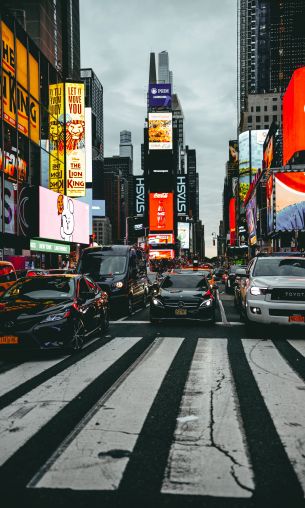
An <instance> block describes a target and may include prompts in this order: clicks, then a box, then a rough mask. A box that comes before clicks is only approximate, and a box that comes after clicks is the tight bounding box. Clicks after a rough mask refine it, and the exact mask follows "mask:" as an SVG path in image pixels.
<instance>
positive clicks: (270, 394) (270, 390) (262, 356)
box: [243, 339, 305, 492]
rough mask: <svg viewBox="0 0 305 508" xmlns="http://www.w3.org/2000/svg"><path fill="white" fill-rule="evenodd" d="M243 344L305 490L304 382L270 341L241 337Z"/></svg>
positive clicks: (276, 426)
mask: <svg viewBox="0 0 305 508" xmlns="http://www.w3.org/2000/svg"><path fill="white" fill-rule="evenodd" d="M243 346H244V350H245V353H246V355H247V359H248V362H249V365H250V367H251V369H252V372H253V374H254V377H255V379H256V382H257V384H258V387H259V389H260V391H261V394H262V396H263V398H264V400H265V403H266V405H267V408H268V410H269V412H270V414H271V417H272V420H273V423H274V425H275V428H276V430H277V432H278V434H279V437H280V439H281V441H282V443H283V446H284V448H285V450H286V453H287V455H288V457H289V459H290V461H291V464H292V465H293V468H294V470H295V472H296V475H297V476H298V479H299V481H300V483H301V485H302V488H303V491H304V492H305V461H304V451H305V435H304V414H305V413H304V389H305V385H304V382H303V380H301V379H300V378H299V376H298V375H297V374H296V373H295V372H294V371H293V369H292V368H291V367H289V365H288V364H287V363H286V362H285V360H284V359H283V358H282V356H281V355H280V353H279V352H278V351H277V349H276V348H275V346H274V345H273V344H272V342H271V341H270V340H266V341H261V340H257V339H243ZM292 429H293V430H292Z"/></svg>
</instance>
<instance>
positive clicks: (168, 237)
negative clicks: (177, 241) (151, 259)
mask: <svg viewBox="0 0 305 508" xmlns="http://www.w3.org/2000/svg"><path fill="white" fill-rule="evenodd" d="M148 243H149V245H159V244H160V243H161V244H167V243H174V235H173V234H172V233H169V234H159V235H158V234H156V235H148Z"/></svg>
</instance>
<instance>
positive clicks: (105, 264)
mask: <svg viewBox="0 0 305 508" xmlns="http://www.w3.org/2000/svg"><path fill="white" fill-rule="evenodd" d="M125 270H126V256H101V255H100V254H99V253H96V252H92V253H89V254H87V255H86V256H84V257H83V258H82V259H81V260H80V263H79V266H78V272H79V273H90V274H92V275H93V276H94V275H95V276H96V275H122V274H123V273H124V272H125Z"/></svg>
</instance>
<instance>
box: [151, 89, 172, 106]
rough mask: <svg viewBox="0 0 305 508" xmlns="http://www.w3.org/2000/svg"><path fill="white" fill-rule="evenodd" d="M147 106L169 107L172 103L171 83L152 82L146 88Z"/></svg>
mask: <svg viewBox="0 0 305 508" xmlns="http://www.w3.org/2000/svg"><path fill="white" fill-rule="evenodd" d="M148 96H149V107H150V108H158V107H165V108H170V107H171V105H172V85H171V84H170V83H162V84H158V83H152V84H150V85H149V89H148Z"/></svg>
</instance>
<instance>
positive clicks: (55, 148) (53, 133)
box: [49, 83, 65, 194]
mask: <svg viewBox="0 0 305 508" xmlns="http://www.w3.org/2000/svg"><path fill="white" fill-rule="evenodd" d="M64 102H65V100H64V85H63V83H57V84H56V85H49V149H50V155H49V189H51V190H53V191H55V192H59V194H63V193H64V189H65V132H64V129H65V125H64V123H65V122H64V118H65V109H64Z"/></svg>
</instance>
